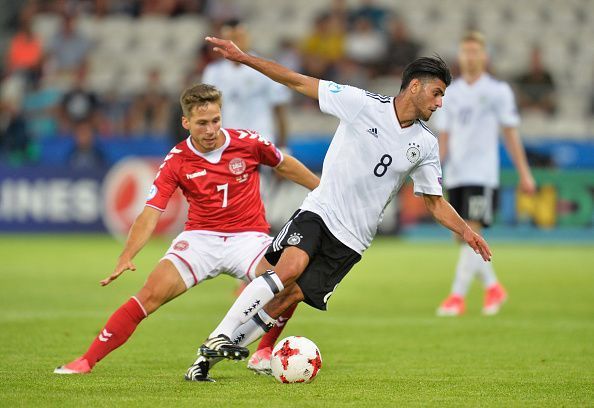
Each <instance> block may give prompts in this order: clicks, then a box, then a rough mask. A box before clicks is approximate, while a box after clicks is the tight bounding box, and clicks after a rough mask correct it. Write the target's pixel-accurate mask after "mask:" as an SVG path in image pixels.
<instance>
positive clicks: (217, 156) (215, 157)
mask: <svg viewBox="0 0 594 408" xmlns="http://www.w3.org/2000/svg"><path fill="white" fill-rule="evenodd" d="M221 132H223V134H224V135H225V143H223V145H222V146H221V147H219V148H218V149H215V150H213V151H211V152H208V153H202V152H201V151H199V150H197V149H196V148H195V147H194V145H193V144H192V140H191V138H192V137H191V136H188V138H187V139H186V144H187V145H188V148H189V149H190V150H191V151H192V152H194V154H196V155H197V156H200V157H202V158H203V159H204V160H206V161H207V162H209V163H213V164H216V163H218V162H219V161H221V156H222V155H223V152H224V151H225V149H226V148H227V147H228V146H229V143H231V137H230V136H229V133H228V132H227V130H226V129H223V128H221Z"/></svg>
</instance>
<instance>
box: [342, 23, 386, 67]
mask: <svg viewBox="0 0 594 408" xmlns="http://www.w3.org/2000/svg"><path fill="white" fill-rule="evenodd" d="M345 48H346V54H347V57H348V58H350V59H352V60H353V61H355V62H357V63H359V64H362V65H363V66H365V67H368V68H373V67H375V66H376V64H377V63H379V61H381V60H382V59H383V58H384V55H385V53H386V40H385V38H384V36H383V35H382V34H381V32H380V31H378V30H377V29H375V27H374V26H373V23H372V22H371V20H370V19H369V18H367V17H359V18H357V20H355V23H354V26H353V29H352V30H351V31H350V32H349V33H348V34H347V36H346V43H345Z"/></svg>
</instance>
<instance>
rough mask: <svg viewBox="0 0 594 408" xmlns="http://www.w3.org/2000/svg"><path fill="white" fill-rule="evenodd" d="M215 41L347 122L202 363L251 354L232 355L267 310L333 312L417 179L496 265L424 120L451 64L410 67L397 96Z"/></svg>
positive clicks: (446, 219) (228, 54) (436, 103)
mask: <svg viewBox="0 0 594 408" xmlns="http://www.w3.org/2000/svg"><path fill="white" fill-rule="evenodd" d="M207 40H208V41H210V42H211V43H213V44H214V45H215V48H214V50H215V51H216V52H219V53H221V54H222V55H223V56H224V57H225V58H228V59H230V60H233V61H238V62H241V63H243V64H246V65H248V66H250V67H253V68H254V69H257V70H259V71H260V72H262V73H264V74H266V75H267V76H269V77H270V78H272V79H274V80H275V81H278V82H279V83H282V84H284V85H286V86H288V87H289V88H291V89H293V90H296V91H298V92H300V93H302V94H304V95H306V96H308V97H310V98H314V99H316V100H318V101H319V104H320V109H321V110H322V111H323V112H325V113H328V114H331V115H334V116H336V117H337V118H339V119H340V124H339V125H338V128H337V129H336V132H335V134H334V137H333V139H332V143H331V144H330V147H329V149H328V152H327V154H326V157H325V158H324V165H323V170H322V178H321V180H320V185H319V186H318V187H317V188H316V189H315V190H313V191H312V192H311V193H309V195H308V196H307V198H306V199H305V200H304V201H303V203H302V205H301V206H300V208H299V209H298V210H297V211H296V212H295V214H294V215H293V217H291V219H290V220H289V221H288V222H287V223H286V224H285V226H284V227H283V228H282V229H281V231H280V232H279V233H278V234H277V236H276V238H275V239H274V241H273V242H272V244H271V245H270V247H269V249H268V251H267V253H266V255H265V259H266V260H267V261H268V262H269V263H270V264H272V265H274V267H273V268H271V270H269V271H266V273H263V274H262V275H261V276H259V277H257V278H256V279H254V280H253V281H252V282H251V283H250V284H249V285H248V286H247V287H246V288H245V290H244V291H243V292H242V293H241V295H240V296H239V297H238V298H237V300H236V301H235V303H234V304H233V306H232V307H231V308H230V309H229V311H228V312H227V315H226V316H225V318H224V319H223V320H222V321H221V323H220V324H219V326H218V327H217V328H216V329H215V330H214V331H213V332H212V333H211V335H210V336H209V338H208V339H207V340H206V341H205V342H204V344H203V345H202V346H201V347H200V349H199V354H200V357H199V358H198V360H197V363H196V364H199V363H200V362H201V361H202V359H204V358H206V359H213V358H221V357H223V358H230V359H238V358H241V357H243V356H246V355H247V354H248V353H249V350H248V349H246V348H243V349H241V348H236V349H235V350H234V353H229V350H230V346H231V345H233V344H234V343H235V344H238V345H241V344H245V343H247V341H245V340H244V339H245V338H250V337H253V336H252V334H251V332H252V329H251V328H250V327H247V328H245V329H243V328H244V327H245V326H246V325H249V321H250V319H251V318H252V316H257V315H258V314H259V313H261V312H265V313H266V316H270V317H272V318H274V317H278V316H279V315H280V314H281V313H282V312H283V311H284V310H286V308H287V307H289V306H291V305H293V304H295V303H298V302H301V301H304V302H305V303H307V304H308V305H310V306H312V307H315V308H317V309H320V310H326V308H327V303H328V301H329V299H330V297H331V296H332V294H333V293H334V292H335V290H336V288H337V287H338V286H339V284H340V282H341V280H342V279H343V278H344V277H345V276H346V274H347V273H348V272H349V271H350V270H351V268H352V267H353V266H354V265H355V264H356V263H357V262H358V261H359V260H360V259H361V255H362V254H363V252H364V251H365V250H366V249H367V248H368V247H369V245H371V241H372V240H373V237H374V236H375V234H376V232H377V227H378V225H379V224H380V222H381V220H382V217H383V213H384V210H385V208H386V205H387V204H388V203H389V202H390V201H391V200H392V198H393V197H394V195H396V194H397V193H398V191H399V190H400V188H401V187H402V185H403V184H404V182H405V181H406V179H407V178H408V177H409V176H410V177H411V178H412V180H413V182H414V191H415V193H416V194H417V195H421V196H422V197H423V201H424V203H425V206H426V207H427V209H428V210H429V212H430V213H431V214H432V215H433V216H434V217H435V219H436V220H437V221H439V222H440V223H441V224H442V225H444V226H445V227H447V228H449V229H450V230H452V231H453V232H455V233H457V234H459V235H460V237H461V239H463V240H464V241H465V242H466V243H468V245H470V246H471V247H472V249H473V250H474V251H476V252H477V253H480V254H481V256H482V257H483V259H484V260H485V261H489V260H490V259H491V251H490V249H489V246H488V245H487V243H486V242H485V241H484V240H483V239H482V238H481V237H480V236H479V235H478V234H477V233H475V232H474V231H473V230H472V229H471V228H470V227H469V226H468V225H467V224H466V223H465V222H464V220H463V219H462V218H461V217H460V216H459V215H458V214H457V213H456V211H455V210H454V209H453V208H452V207H451V206H450V205H449V204H448V202H447V201H446V200H445V199H444V198H443V197H442V187H441V166H440V163H439V146H438V142H437V139H436V137H435V136H434V135H433V134H432V133H431V132H430V131H429V130H428V129H427V127H426V125H424V123H423V122H422V121H423V120H428V119H429V118H430V117H431V115H432V114H433V112H435V111H436V110H437V109H438V108H439V107H440V106H441V103H442V97H443V95H444V93H445V90H446V87H447V85H449V83H450V81H451V76H450V71H449V69H448V67H447V65H446V64H445V62H444V61H442V60H441V59H440V58H427V57H425V58H419V59H417V60H415V61H413V62H411V63H410V64H409V65H408V66H407V67H406V69H405V70H404V74H403V79H402V85H401V89H400V92H399V94H398V95H397V96H395V97H391V96H384V95H379V94H375V93H372V92H368V91H365V90H362V89H358V88H354V87H351V86H346V85H340V84H336V83H334V82H329V81H324V80H320V79H317V78H313V77H309V76H306V75H302V74H299V73H297V72H294V71H291V70H290V69H288V68H286V67H283V66H282V65H280V64H277V63H275V62H273V61H267V60H264V59H262V58H258V57H255V56H253V55H250V54H247V53H245V52H243V51H241V50H240V49H239V48H237V46H236V45H235V44H233V42H231V41H225V40H221V39H217V38H212V37H207ZM370 272H373V271H370ZM252 327H253V328H254V329H257V327H256V326H252ZM236 334H239V335H240V337H239V339H241V340H240V341H239V342H238V341H237V340H235V339H234V336H236ZM222 347H224V348H225V349H224V350H222V349H221V348H222ZM190 369H191V368H190Z"/></svg>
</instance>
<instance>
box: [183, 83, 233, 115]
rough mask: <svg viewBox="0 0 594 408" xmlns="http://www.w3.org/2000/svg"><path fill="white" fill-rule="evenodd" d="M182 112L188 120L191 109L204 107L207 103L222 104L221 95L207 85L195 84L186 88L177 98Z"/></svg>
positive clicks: (214, 88)
mask: <svg viewBox="0 0 594 408" xmlns="http://www.w3.org/2000/svg"><path fill="white" fill-rule="evenodd" d="M179 103H180V104H181V108H182V112H183V114H184V116H185V117H186V118H189V117H190V115H191V113H192V109H194V107H196V106H204V105H206V104H208V103H216V104H218V105H219V106H222V104H223V94H222V93H221V91H219V90H218V89H217V88H216V87H214V86H212V85H208V84H197V85H193V86H191V87H189V88H186V89H185V90H184V91H183V92H182V94H181V97H180V98H179Z"/></svg>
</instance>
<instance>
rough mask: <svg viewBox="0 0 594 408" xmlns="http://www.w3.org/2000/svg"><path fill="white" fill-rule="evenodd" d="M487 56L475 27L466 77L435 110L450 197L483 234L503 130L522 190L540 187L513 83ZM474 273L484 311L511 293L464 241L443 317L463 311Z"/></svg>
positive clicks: (461, 57) (465, 41) (464, 64)
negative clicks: (496, 74)
mask: <svg viewBox="0 0 594 408" xmlns="http://www.w3.org/2000/svg"><path fill="white" fill-rule="evenodd" d="M487 60H488V59H487V52H486V44H485V39H484V36H483V35H482V34H481V33H479V32H476V31H472V32H469V33H467V34H466V35H465V36H464V37H463V38H462V40H461V41H460V46H459V53H458V62H459V65H460V73H461V76H460V78H458V79H456V80H454V81H453V82H452V85H451V86H450V87H449V88H448V92H447V94H446V96H445V97H444V102H443V108H442V110H441V111H440V112H438V113H437V115H436V117H437V128H438V130H439V132H440V134H439V145H440V158H441V160H442V162H444V184H445V186H446V187H447V189H448V199H449V201H450V203H451V204H452V206H453V207H454V208H455V209H456V211H458V213H459V214H460V215H461V216H462V217H463V218H464V219H465V220H466V222H467V223H468V225H470V226H471V228H472V229H473V230H474V231H475V232H477V233H479V234H481V229H482V228H483V227H488V226H489V225H490V224H491V222H492V220H493V215H494V211H495V204H496V199H497V194H496V193H497V188H498V186H499V132H500V129H501V131H502V133H503V139H504V142H505V145H506V148H507V151H508V153H509V155H510V157H511V159H512V162H513V164H514V166H515V168H516V170H517V171H518V175H519V189H520V191H522V192H523V193H527V194H533V193H534V192H535V190H536V185H535V182H534V178H533V177H532V174H531V171H530V167H529V166H528V162H527V160H526V153H525V151H524V147H523V146H522V143H521V140H520V137H519V134H518V129H517V127H518V125H519V123H520V117H519V115H518V110H517V107H516V103H515V100H514V95H513V93H512V90H511V87H510V86H509V85H508V84H507V83H505V82H502V81H499V80H497V79H495V78H493V77H492V76H491V75H489V74H488V73H487V72H486V68H487ZM475 276H478V277H479V278H480V279H481V280H482V282H483V285H484V287H485V299H484V305H483V314H485V315H493V314H496V313H498V312H499V309H500V307H501V305H502V304H503V303H504V302H505V301H506V299H507V293H506V291H505V289H504V288H503V286H502V285H501V284H500V283H499V282H498V280H497V277H496V275H495V272H494V270H493V265H492V264H491V263H490V262H483V261H482V259H481V257H480V256H479V255H477V254H475V253H474V251H472V250H471V249H470V250H469V248H466V245H461V248H460V257H459V259H458V265H457V266H456V275H455V278H454V283H453V285H452V289H451V293H450V295H449V296H448V297H447V298H446V299H445V300H444V301H443V303H442V304H441V305H440V306H439V308H438V309H437V314H438V315H439V316H459V315H461V314H463V313H464V311H465V303H464V298H465V296H466V293H467V291H468V288H469V286H470V284H471V283H472V280H473V278H474V277H475Z"/></svg>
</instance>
